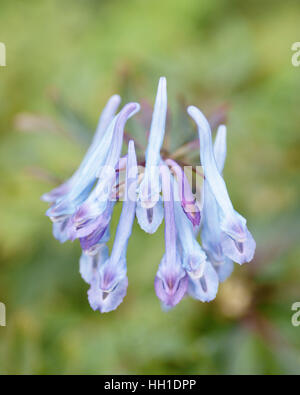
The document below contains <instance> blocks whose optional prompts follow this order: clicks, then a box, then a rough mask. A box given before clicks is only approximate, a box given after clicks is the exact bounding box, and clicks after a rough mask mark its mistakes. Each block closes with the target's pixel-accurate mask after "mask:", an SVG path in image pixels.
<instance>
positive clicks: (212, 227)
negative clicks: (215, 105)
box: [201, 125, 233, 282]
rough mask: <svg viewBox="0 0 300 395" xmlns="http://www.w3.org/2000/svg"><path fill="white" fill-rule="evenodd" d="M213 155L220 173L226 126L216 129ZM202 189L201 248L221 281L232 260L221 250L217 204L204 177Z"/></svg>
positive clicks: (228, 270) (224, 154) (223, 160)
mask: <svg viewBox="0 0 300 395" xmlns="http://www.w3.org/2000/svg"><path fill="white" fill-rule="evenodd" d="M214 156H215V160H216V164H217V168H218V171H219V172H220V174H222V172H223V168H224V163H225V159H226V127H225V126H224V125H221V126H220V127H219V128H218V131H217V135H216V139H215V143H214ZM203 189H204V199H203V200H204V203H203V211H202V232H201V240H202V244H203V248H204V249H205V251H206V253H207V255H208V256H209V258H210V261H211V262H212V264H213V266H214V268H215V270H216V272H217V273H218V276H219V280H220V281H221V282H223V281H225V280H226V279H227V278H228V277H229V276H230V274H231V273H232V271H233V262H232V260H231V259H230V258H228V257H227V256H226V255H225V254H224V251H223V247H222V231H221V228H220V223H219V221H220V220H219V209H218V204H217V202H216V199H215V197H214V195H213V193H212V192H211V189H210V186H209V184H208V182H207V180H206V179H205V180H204V184H203Z"/></svg>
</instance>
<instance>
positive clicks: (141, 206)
mask: <svg viewBox="0 0 300 395" xmlns="http://www.w3.org/2000/svg"><path fill="white" fill-rule="evenodd" d="M167 105H168V103H167V81H166V79H165V78H164V77H162V78H161V79H160V80H159V84H158V90H157V96H156V100H155V105H154V112H153V117H152V123H151V128H150V135H149V142H148V147H147V151H146V166H145V172H144V177H143V179H142V181H141V184H140V188H139V196H138V202H137V212H136V215H137V219H138V222H139V224H140V226H141V228H142V229H143V230H145V231H146V232H148V233H154V232H156V230H157V228H158V227H159V225H160V224H161V222H162V220H163V207H162V201H161V197H160V192H161V180H160V174H159V165H160V161H161V157H160V150H161V147H162V144H163V140H164V135H165V126H166V116H167Z"/></svg>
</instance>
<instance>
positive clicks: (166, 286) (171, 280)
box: [154, 166, 188, 307]
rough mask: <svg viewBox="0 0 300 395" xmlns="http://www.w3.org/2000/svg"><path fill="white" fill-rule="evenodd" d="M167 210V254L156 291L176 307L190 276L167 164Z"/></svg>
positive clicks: (164, 183) (164, 181) (163, 172)
mask: <svg viewBox="0 0 300 395" xmlns="http://www.w3.org/2000/svg"><path fill="white" fill-rule="evenodd" d="M160 171H161V175H162V190H163V196H164V211H165V250H166V252H165V255H164V257H163V258H162V260H161V263H160V265H159V269H158V272H157V275H156V278H155V283H154V284H155V291H156V294H157V296H158V298H159V299H160V300H161V301H162V303H163V305H164V306H166V307H174V306H175V305H176V304H178V303H179V302H180V301H181V299H182V298H183V297H184V295H185V293H186V291H187V287H188V276H187V274H186V271H185V269H184V268H183V265H182V262H181V257H180V253H179V250H178V246H177V240H176V236H177V235H176V225H175V212H174V197H173V187H172V182H171V178H170V172H169V170H168V168H167V167H166V166H161V168H160Z"/></svg>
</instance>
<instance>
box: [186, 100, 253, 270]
mask: <svg viewBox="0 0 300 395" xmlns="http://www.w3.org/2000/svg"><path fill="white" fill-rule="evenodd" d="M188 113H189V115H190V116H191V117H192V118H193V119H194V121H195V122H196V124H197V126H198V133H199V139H200V157H201V163H202V166H203V167H204V175H205V178H206V180H207V183H208V185H209V187H210V189H211V191H212V194H213V195H214V197H215V199H216V202H217V205H218V210H219V226H220V229H221V231H222V235H221V237H222V248H223V252H224V254H225V255H226V256H227V257H228V258H230V259H233V260H234V261H236V262H237V263H239V264H243V263H245V262H250V261H251V260H252V259H253V255H254V252H255V247H256V244H255V241H254V239H253V237H252V235H251V233H250V232H249V230H248V228H247V226H246V222H247V221H246V219H245V218H244V217H242V216H241V215H240V214H239V213H238V212H236V211H235V210H234V208H233V205H232V203H231V200H230V198H229V195H228V192H227V188H226V184H225V182H224V180H223V178H222V176H221V174H220V172H219V170H218V168H217V164H216V160H215V156H214V152H213V145H212V138H211V130H210V126H209V123H208V121H207V120H206V118H205V117H204V115H203V114H202V113H201V111H200V110H198V109H197V108H196V107H193V106H191V107H189V108H188Z"/></svg>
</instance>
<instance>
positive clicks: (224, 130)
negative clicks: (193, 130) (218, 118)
mask: <svg viewBox="0 0 300 395" xmlns="http://www.w3.org/2000/svg"><path fill="white" fill-rule="evenodd" d="M226 133H227V128H226V126H225V125H220V126H219V127H218V130H217V135H220V136H222V137H223V138H225V139H226Z"/></svg>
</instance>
